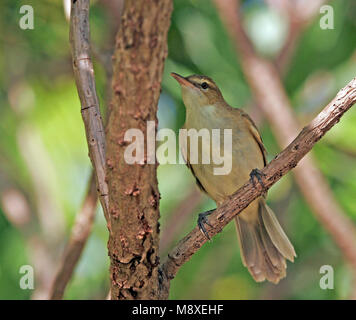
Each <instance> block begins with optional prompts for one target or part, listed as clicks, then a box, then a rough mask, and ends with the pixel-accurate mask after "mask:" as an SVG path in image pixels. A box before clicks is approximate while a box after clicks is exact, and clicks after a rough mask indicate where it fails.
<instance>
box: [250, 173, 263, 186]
mask: <svg viewBox="0 0 356 320" xmlns="http://www.w3.org/2000/svg"><path fill="white" fill-rule="evenodd" d="M265 176H266V174H264V173H263V172H262V171H261V170H259V169H253V170H252V171H251V172H250V180H251V182H252V184H253V186H254V187H256V181H255V178H256V179H257V181H258V182H259V183H260V185H261V186H262V188H263V189H264V188H265V185H264V184H263V181H262V179H261V177H265Z"/></svg>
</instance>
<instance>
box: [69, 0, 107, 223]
mask: <svg viewBox="0 0 356 320" xmlns="http://www.w3.org/2000/svg"><path fill="white" fill-rule="evenodd" d="M69 38H70V44H71V50H72V57H73V70H74V76H75V81H76V85H77V90H78V94H79V98H80V102H81V111H82V117H83V121H84V125H85V131H86V137H87V141H88V147H89V156H90V159H91V161H92V164H93V168H94V172H95V176H96V182H97V186H98V192H99V198H100V202H101V205H102V207H103V211H104V215H105V218H106V221H107V224H108V228H109V230H110V219H109V196H108V185H107V182H106V180H105V175H106V161H105V152H106V147H105V133H104V126H103V121H102V117H101V114H100V108H99V100H98V97H97V94H96V89H95V79H94V70H93V64H92V61H91V57H90V30H89V0H76V1H72V9H71V18H70V37H69Z"/></svg>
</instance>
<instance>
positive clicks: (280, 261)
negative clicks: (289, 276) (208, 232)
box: [172, 74, 295, 283]
mask: <svg viewBox="0 0 356 320" xmlns="http://www.w3.org/2000/svg"><path fill="white" fill-rule="evenodd" d="M172 76H173V77H174V78H175V79H176V80H177V81H178V82H179V83H180V85H181V88H182V97H183V102H184V104H185V106H186V122H185V125H184V127H185V128H186V129H196V130H198V131H199V130H200V129H203V128H207V129H208V130H210V131H211V130H212V129H216V128H219V129H221V131H222V130H223V129H232V168H231V171H230V173H229V174H226V175H215V174H214V170H213V169H214V167H215V164H214V163H210V164H201V163H197V164H191V163H190V162H189V161H190V159H189V155H190V143H189V139H188V145H187V150H182V152H183V155H184V157H185V158H186V161H187V165H188V167H189V168H190V169H191V171H192V173H193V175H194V176H195V178H196V180H197V183H198V185H199V186H200V188H201V189H202V190H203V191H204V192H206V193H207V194H208V195H209V196H210V197H211V198H212V199H213V200H214V201H215V202H216V204H217V206H219V205H220V204H221V203H222V202H223V201H224V200H226V199H227V198H228V197H229V196H230V195H231V194H233V193H234V192H235V191H236V190H237V189H238V188H239V187H241V186H242V185H243V184H244V183H245V182H246V181H247V180H248V179H249V177H250V173H251V171H252V170H253V169H256V168H257V169H262V168H263V167H264V166H265V165H266V151H265V148H264V145H263V142H262V139H261V136H260V134H259V132H258V129H257V128H256V126H255V124H254V123H253V121H252V120H251V118H250V117H249V116H248V115H247V114H246V113H245V112H243V111H242V110H240V109H237V108H232V107H230V106H229V105H228V104H227V103H226V102H225V100H224V98H223V96H222V94H221V92H220V90H219V88H218V87H217V85H216V84H215V82H214V81H213V80H212V79H211V78H209V77H206V76H200V75H192V76H189V77H186V78H184V77H182V76H179V75H177V74H172ZM223 144H224V139H223V136H222V137H221V141H220V145H222V146H223ZM211 149H212V148H210V153H211V152H212V151H211ZM198 150H199V151H198V152H199V155H200V159H202V153H203V149H202V148H201V143H200V144H199V149H198ZM210 155H211V154H210ZM235 224H236V229H237V233H238V239H239V243H240V248H241V256H242V262H243V264H244V265H245V266H246V267H247V268H248V270H249V272H250V273H251V275H252V276H253V278H254V279H255V280H256V281H258V282H259V281H264V280H268V281H270V282H273V283H278V282H279V280H280V279H282V278H284V277H285V276H286V267H287V264H286V259H288V260H290V261H293V260H294V257H295V251H294V248H293V246H292V244H291V243H290V241H289V239H288V237H287V236H286V234H285V233H284V231H283V230H282V228H281V226H280V225H279V223H278V221H277V218H276V217H275V215H274V213H273V211H272V210H271V209H270V208H269V207H268V206H267V204H266V201H265V197H260V198H258V199H256V200H255V201H253V202H252V203H250V205H249V206H248V207H247V208H246V209H245V210H243V211H242V212H241V213H240V214H239V216H238V217H237V218H236V219H235Z"/></svg>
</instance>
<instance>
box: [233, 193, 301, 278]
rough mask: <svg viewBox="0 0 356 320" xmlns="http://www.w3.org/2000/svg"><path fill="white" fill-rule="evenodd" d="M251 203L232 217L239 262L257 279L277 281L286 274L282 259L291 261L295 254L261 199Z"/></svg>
mask: <svg viewBox="0 0 356 320" xmlns="http://www.w3.org/2000/svg"><path fill="white" fill-rule="evenodd" d="M251 205H252V206H250V207H247V208H246V209H245V210H244V211H243V212H242V213H241V214H240V215H239V216H238V217H237V218H236V219H235V222H236V228H237V233H238V238H239V243H240V248H241V257H242V262H243V264H244V265H245V266H246V267H247V268H248V270H249V271H250V273H251V275H252V277H253V278H254V279H255V280H256V281H257V282H260V281H264V280H268V281H270V282H273V283H275V284H277V283H278V282H279V280H280V279H282V278H284V277H285V276H286V268H287V264H286V259H288V260H290V261H292V262H293V261H294V257H295V256H296V254H295V251H294V248H293V245H292V244H291V242H290V241H289V239H288V237H287V236H286V234H285V233H284V231H283V229H282V227H281V226H280V224H279V222H278V220H277V218H276V216H275V215H274V213H273V211H272V209H271V208H269V207H268V206H267V204H266V202H265V200H264V199H263V198H262V199H261V198H260V199H258V200H256V201H255V203H251Z"/></svg>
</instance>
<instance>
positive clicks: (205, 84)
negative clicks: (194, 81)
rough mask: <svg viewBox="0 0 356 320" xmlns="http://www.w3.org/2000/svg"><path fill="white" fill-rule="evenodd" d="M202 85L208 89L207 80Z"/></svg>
mask: <svg viewBox="0 0 356 320" xmlns="http://www.w3.org/2000/svg"><path fill="white" fill-rule="evenodd" d="M201 87H202V88H203V89H208V87H209V86H208V84H207V83H206V82H203V83H202V84H201Z"/></svg>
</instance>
